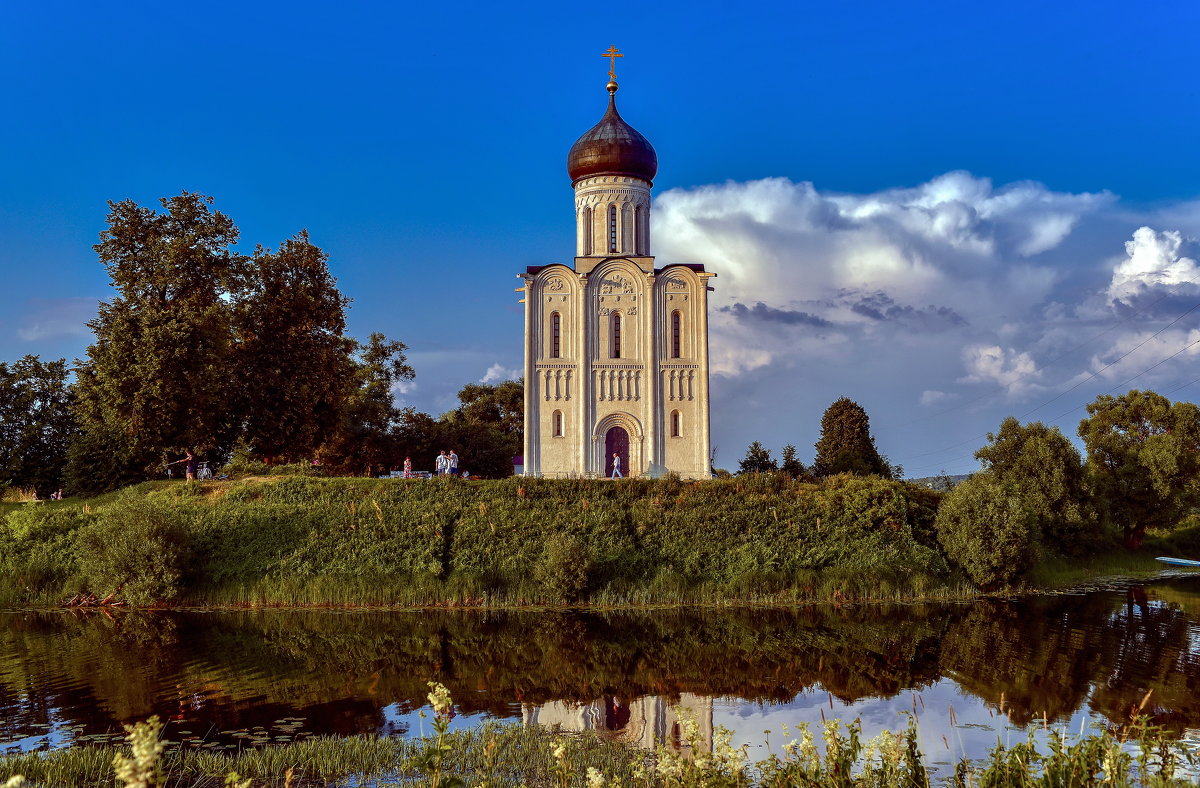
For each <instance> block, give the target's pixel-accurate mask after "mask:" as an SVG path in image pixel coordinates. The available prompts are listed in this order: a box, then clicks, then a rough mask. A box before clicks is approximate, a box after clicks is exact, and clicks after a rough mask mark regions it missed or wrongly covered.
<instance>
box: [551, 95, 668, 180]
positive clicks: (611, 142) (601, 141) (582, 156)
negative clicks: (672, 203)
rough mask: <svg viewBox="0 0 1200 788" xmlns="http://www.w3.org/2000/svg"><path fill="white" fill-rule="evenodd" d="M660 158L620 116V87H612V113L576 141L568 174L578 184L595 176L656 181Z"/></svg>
mask: <svg viewBox="0 0 1200 788" xmlns="http://www.w3.org/2000/svg"><path fill="white" fill-rule="evenodd" d="M657 172H658V154H656V153H655V152H654V147H653V146H652V145H651V144H650V141H649V140H647V139H646V138H645V137H643V136H642V135H641V134H640V133H639V132H638V130H637V129H635V128H634V127H633V126H630V125H629V124H628V123H626V122H625V121H624V120H623V119H622V118H621V113H619V112H617V83H616V80H613V81H611V82H609V83H608V112H605V113H604V117H603V118H601V119H600V122H599V123H597V124H596V125H595V126H592V127H591V128H590V129H588V131H587V132H585V133H584V135H583V136H582V137H580V138H579V139H577V140H575V144H574V145H572V146H571V152H570V153H568V154H567V174H568V175H570V176H571V182H572V183H574V182H575V181H578V180H579V179H580V178H587V177H590V176H592V175H632V176H634V177H635V178H641V179H643V180H647V181H653V180H654V176H655V174H656V173H657Z"/></svg>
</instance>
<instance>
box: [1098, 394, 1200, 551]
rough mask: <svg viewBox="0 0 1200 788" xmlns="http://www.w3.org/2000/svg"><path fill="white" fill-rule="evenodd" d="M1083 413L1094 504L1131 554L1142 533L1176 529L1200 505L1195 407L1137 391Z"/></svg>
mask: <svg viewBox="0 0 1200 788" xmlns="http://www.w3.org/2000/svg"><path fill="white" fill-rule="evenodd" d="M1087 411H1088V418H1086V419H1084V420H1083V421H1081V422H1080V423H1079V437H1081V438H1083V443H1084V446H1085V447H1086V449H1087V476H1088V482H1089V484H1090V486H1091V489H1092V491H1093V493H1094V498H1095V501H1096V505H1097V506H1098V508H1099V509H1100V510H1101V512H1102V513H1103V515H1104V517H1105V519H1106V520H1107V521H1108V522H1109V523H1111V524H1113V525H1115V526H1117V527H1120V528H1121V529H1122V532H1123V534H1124V540H1125V546H1126V547H1128V548H1130V549H1132V550H1136V549H1137V548H1139V547H1141V545H1142V541H1143V539H1144V538H1145V536H1146V529H1147V528H1174V527H1175V526H1176V525H1178V524H1179V522H1180V520H1181V519H1182V518H1183V516H1184V515H1185V514H1186V513H1187V512H1188V511H1189V510H1191V509H1193V508H1195V507H1196V506H1197V505H1198V504H1200V408H1197V407H1196V406H1195V405H1194V404H1192V403H1190V402H1176V403H1174V404H1172V403H1171V401H1170V400H1168V399H1167V398H1166V397H1163V396H1161V395H1159V394H1155V393H1154V392H1152V391H1136V390H1134V391H1130V392H1128V393H1127V394H1124V395H1122V396H1120V397H1112V396H1109V395H1107V394H1102V395H1101V396H1099V397H1097V398H1096V400H1095V401H1094V402H1092V403H1091V404H1090V405H1088V406H1087Z"/></svg>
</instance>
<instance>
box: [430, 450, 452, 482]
mask: <svg viewBox="0 0 1200 788" xmlns="http://www.w3.org/2000/svg"><path fill="white" fill-rule="evenodd" d="M449 462H450V460H449V458H448V457H446V452H442V453H441V454H439V455H438V456H437V462H436V464H435V465H436V467H435V468H434V472H435V475H437V476H445V475H446V468H447V466H448V463H449Z"/></svg>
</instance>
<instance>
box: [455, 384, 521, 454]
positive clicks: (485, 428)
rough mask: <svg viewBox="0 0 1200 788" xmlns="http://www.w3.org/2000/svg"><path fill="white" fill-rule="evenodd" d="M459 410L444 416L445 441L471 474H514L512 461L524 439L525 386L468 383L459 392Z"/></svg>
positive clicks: (518, 452) (519, 450)
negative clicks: (458, 455)
mask: <svg viewBox="0 0 1200 788" xmlns="http://www.w3.org/2000/svg"><path fill="white" fill-rule="evenodd" d="M458 399H459V402H461V403H462V405H460V406H459V407H458V408H456V409H454V410H452V411H450V412H449V413H447V414H445V415H444V416H442V419H441V422H442V425H443V430H442V433H443V440H444V441H445V442H447V443H448V444H449V445H448V446H446V448H453V449H455V450H456V451H457V452H458V453H459V454H460V455H461V457H460V464H461V466H462V467H463V468H465V469H467V470H468V471H470V472H471V473H472V474H478V475H480V476H487V477H491V478H495V477H505V476H511V475H512V469H513V465H512V458H513V456H514V455H516V454H520V453H521V448H522V446H523V444H524V440H525V437H524V436H525V385H524V382H523V381H513V380H510V381H506V382H504V383H499V384H495V385H492V384H488V383H468V384H467V385H465V386H463V387H462V389H461V390H460V391H459V392H458Z"/></svg>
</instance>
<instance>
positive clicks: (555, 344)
mask: <svg viewBox="0 0 1200 788" xmlns="http://www.w3.org/2000/svg"><path fill="white" fill-rule="evenodd" d="M550 358H562V315H560V314H559V313H558V312H554V313H552V314H551V315H550Z"/></svg>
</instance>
